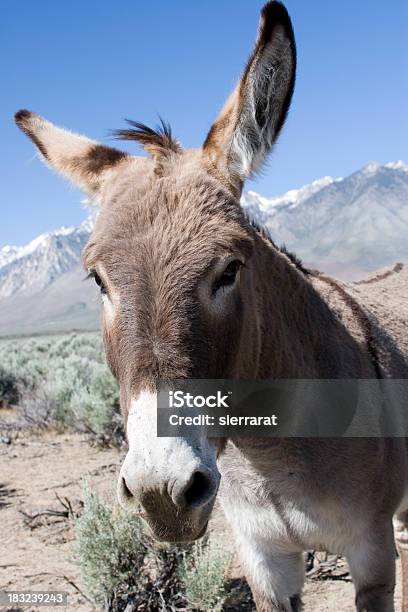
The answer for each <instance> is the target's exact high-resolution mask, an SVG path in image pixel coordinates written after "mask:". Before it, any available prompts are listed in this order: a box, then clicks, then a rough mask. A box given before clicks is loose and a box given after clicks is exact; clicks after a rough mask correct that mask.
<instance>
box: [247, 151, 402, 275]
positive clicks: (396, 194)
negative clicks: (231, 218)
mask: <svg viewBox="0 0 408 612" xmlns="http://www.w3.org/2000/svg"><path fill="white" fill-rule="evenodd" d="M243 204H244V206H245V207H246V208H247V210H248V212H249V214H250V216H252V217H254V218H255V220H257V221H258V222H260V223H262V224H264V225H266V226H267V228H268V229H269V231H270V233H271V236H272V238H273V239H274V240H275V241H276V242H277V243H278V244H285V245H286V246H287V247H288V248H289V249H291V250H293V251H295V252H296V254H297V255H298V256H300V257H301V258H302V259H303V260H304V262H305V263H306V264H308V265H312V266H314V267H317V268H320V269H322V270H324V271H326V272H330V273H333V274H335V275H337V276H339V277H342V278H346V279H355V278H357V277H361V276H363V275H364V274H365V273H367V272H371V271H373V270H376V269H377V268H380V267H383V266H388V265H390V264H392V263H394V262H395V261H399V260H402V261H408V165H407V164H405V163H404V162H401V161H399V162H392V163H389V164H385V165H383V166H381V165H379V164H377V163H375V162H370V163H369V164H367V165H366V166H364V168H362V169H361V170H359V171H358V172H355V173H353V174H351V175H350V176H347V177H346V178H337V179H332V178H330V177H325V178H324V179H320V180H318V181H314V182H313V183H311V184H310V185H306V186H305V187H302V188H301V189H298V190H292V191H289V192H288V193H287V194H284V195H283V196H281V197H278V198H271V199H268V198H264V197H262V196H258V195H257V194H255V193H254V192H250V193H249V194H245V196H244V200H243Z"/></svg>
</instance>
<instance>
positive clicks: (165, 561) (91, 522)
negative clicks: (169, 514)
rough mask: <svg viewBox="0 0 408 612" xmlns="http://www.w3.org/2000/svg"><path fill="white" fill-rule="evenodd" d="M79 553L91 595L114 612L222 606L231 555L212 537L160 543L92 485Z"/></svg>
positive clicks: (80, 527) (86, 499)
mask: <svg viewBox="0 0 408 612" xmlns="http://www.w3.org/2000/svg"><path fill="white" fill-rule="evenodd" d="M75 557H76V560H77V563H78V564H79V566H80V569H81V574H82V580H83V583H84V586H85V588H86V590H87V593H88V595H89V597H90V598H91V599H92V601H93V602H94V603H95V604H96V605H98V606H102V607H104V609H105V610H107V611H110V612H122V611H123V610H125V609H126V610H132V612H136V611H137V612H155V611H157V612H172V611H176V610H195V611H200V612H209V611H211V612H212V611H216V610H221V609H222V607H223V604H224V603H225V602H226V599H227V589H226V582H225V575H226V570H227V568H228V564H229V559H230V557H229V555H228V554H227V553H225V552H224V551H223V550H222V549H221V548H220V547H219V546H218V545H216V544H215V543H214V542H213V541H212V540H211V539H209V538H205V539H204V540H201V541H200V542H198V543H196V544H193V545H190V546H188V545H183V546H175V545H169V544H158V543H157V542H155V541H154V540H152V538H151V536H150V535H149V533H148V531H147V529H146V528H145V526H144V523H143V522H142V520H141V519H140V518H138V517H137V516H135V515H130V514H128V513H126V512H125V511H124V510H121V509H119V508H117V507H115V509H114V507H113V505H112V504H111V503H109V502H107V501H104V500H102V499H100V498H99V497H98V496H97V495H96V494H95V493H91V492H90V491H89V490H88V489H86V490H85V495H84V513H83V515H82V517H81V518H80V519H78V522H77V528H76V544H75Z"/></svg>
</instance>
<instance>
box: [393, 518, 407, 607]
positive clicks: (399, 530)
mask: <svg viewBox="0 0 408 612" xmlns="http://www.w3.org/2000/svg"><path fill="white" fill-rule="evenodd" d="M394 530H395V539H396V541H397V545H398V552H399V555H400V559H401V570H402V607H401V610H402V612H408V510H405V511H404V512H400V513H399V514H397V515H396V516H395V518H394Z"/></svg>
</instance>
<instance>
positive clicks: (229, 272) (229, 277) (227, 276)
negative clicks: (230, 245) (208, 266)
mask: <svg viewBox="0 0 408 612" xmlns="http://www.w3.org/2000/svg"><path fill="white" fill-rule="evenodd" d="M242 266H243V263H242V261H239V259H234V260H233V261H231V262H230V263H229V264H228V266H227V267H226V268H225V270H224V272H223V273H222V275H221V276H220V278H219V279H218V281H217V282H216V284H215V291H218V289H221V287H230V286H231V285H233V284H234V283H235V279H236V277H237V274H238V272H239V270H240V268H241V267H242Z"/></svg>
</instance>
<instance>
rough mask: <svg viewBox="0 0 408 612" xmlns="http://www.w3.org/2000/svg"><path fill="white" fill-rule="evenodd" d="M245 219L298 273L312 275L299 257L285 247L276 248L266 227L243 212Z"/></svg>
mask: <svg viewBox="0 0 408 612" xmlns="http://www.w3.org/2000/svg"><path fill="white" fill-rule="evenodd" d="M244 214H245V217H246V219H247V221H248V223H250V225H251V226H252V227H253V228H254V230H255V231H256V232H257V233H258V234H259V235H260V236H261V237H262V238H263V239H264V240H266V241H267V242H269V244H270V245H271V246H272V248H274V249H275V250H276V251H278V252H279V253H282V255H285V256H286V257H287V258H288V259H289V260H290V261H291V263H293V265H294V266H295V267H296V268H297V269H298V270H299V272H302V274H304V275H305V276H309V275H310V274H312V270H309V269H308V268H306V267H305V266H304V265H303V262H302V260H301V259H300V257H298V256H297V255H296V254H295V253H292V251H289V250H288V249H287V247H286V245H284V244H282V245H281V246H278V245H277V244H276V242H275V241H274V240H273V238H272V236H271V234H270V232H269V230H268V228H267V227H265V226H264V225H261V224H260V223H258V222H257V221H255V220H254V219H252V218H250V217H249V216H248V215H247V214H246V213H245V211H244Z"/></svg>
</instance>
